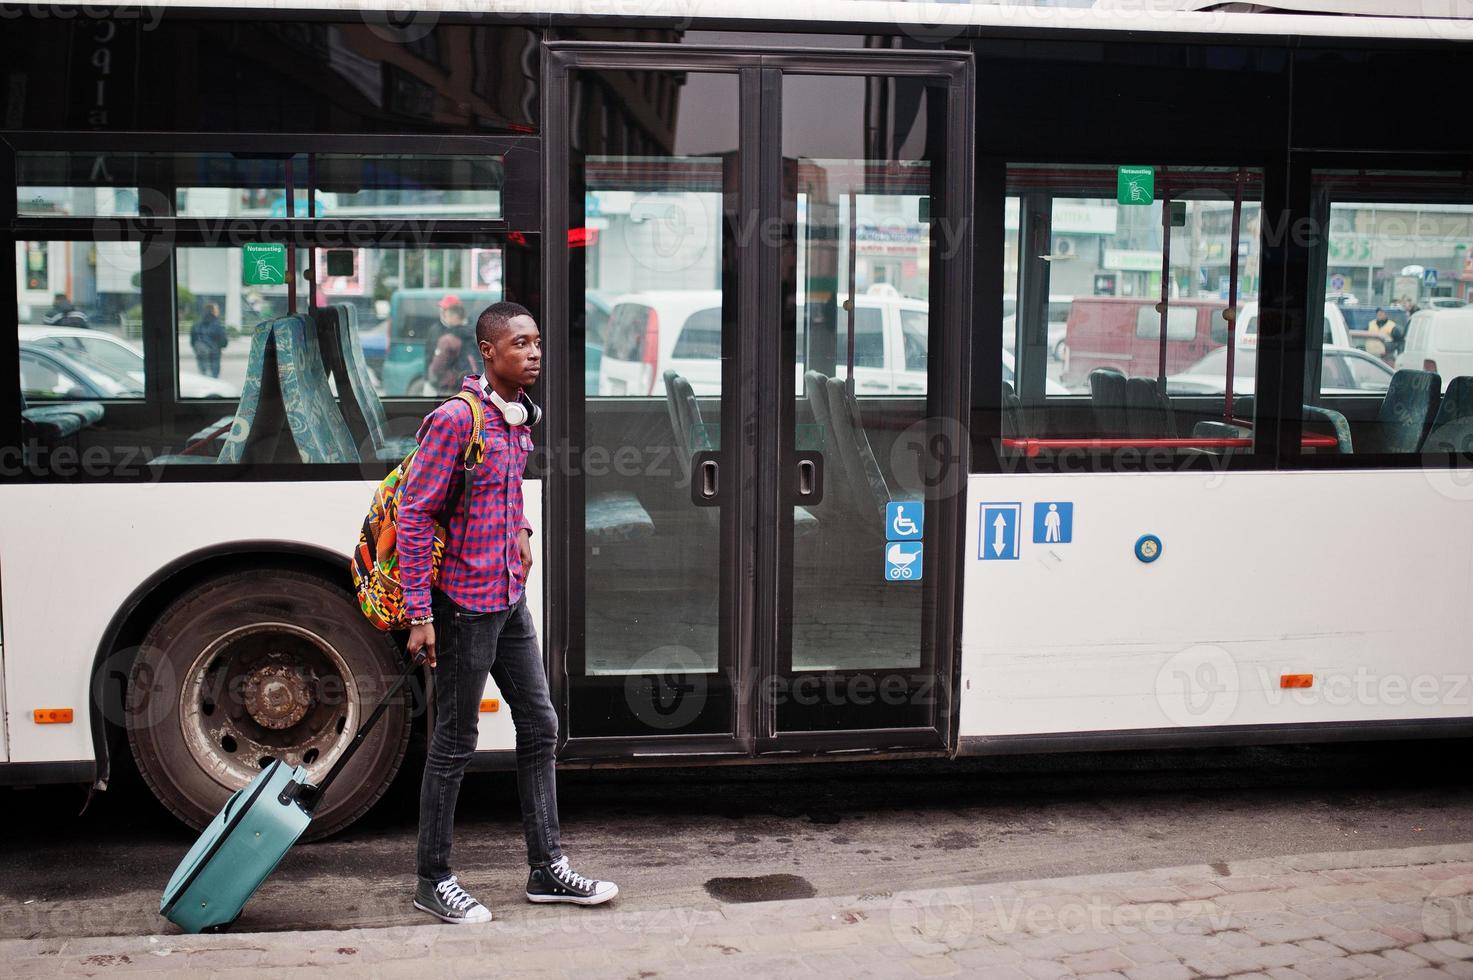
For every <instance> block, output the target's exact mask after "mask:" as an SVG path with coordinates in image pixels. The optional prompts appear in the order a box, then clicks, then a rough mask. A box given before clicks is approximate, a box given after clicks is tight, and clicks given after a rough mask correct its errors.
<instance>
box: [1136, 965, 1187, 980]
mask: <svg viewBox="0 0 1473 980" xmlns="http://www.w3.org/2000/svg"><path fill="white" fill-rule="evenodd" d="M1125 975H1126V976H1127V977H1129V978H1130V980H1191V978H1192V976H1193V973H1192V971H1191V970H1188V969H1187V968H1186V967H1184V966H1182V965H1181V964H1180V963H1150V964H1147V965H1145V966H1135V967H1131V968H1130V969H1129V970H1126V971H1125Z"/></svg>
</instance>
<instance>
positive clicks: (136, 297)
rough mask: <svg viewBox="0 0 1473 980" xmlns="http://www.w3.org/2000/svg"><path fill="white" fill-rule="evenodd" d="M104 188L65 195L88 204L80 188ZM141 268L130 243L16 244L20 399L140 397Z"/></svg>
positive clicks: (79, 203) (104, 193) (135, 248)
mask: <svg viewBox="0 0 1473 980" xmlns="http://www.w3.org/2000/svg"><path fill="white" fill-rule="evenodd" d="M111 193H112V192H111V191H102V190H94V189H89V190H87V191H86V192H85V194H84V192H83V191H81V190H80V189H77V190H75V191H74V194H73V201H74V203H75V204H76V206H78V207H79V208H81V209H82V210H83V211H89V210H92V208H91V207H89V206H88V205H87V203H86V202H85V201H84V200H83V198H84V197H85V196H86V195H87V194H91V195H94V196H109V195H110V194H111ZM141 268H142V263H141V258H140V253H139V246H138V245H137V243H134V242H78V241H50V242H18V243H17V244H16V285H17V304H16V322H17V324H18V325H17V327H16V333H17V336H18V338H19V341H20V350H21V354H22V361H21V366H22V372H21V373H22V378H21V381H22V385H21V387H22V394H23V395H24V397H25V398H26V399H27V401H37V400H47V401H52V400H59V399H60V400H78V399H80V400H89V401H98V400H104V399H105V400H110V401H111V400H137V399H141V398H142V397H143V343H142V337H143V333H142V330H141V326H140V320H139V317H140V313H139V309H140V293H139V288H138V285H137V282H138V276H139V273H140V270H141ZM78 269H80V270H83V272H84V274H82V275H78V274H77V272H76V270H78Z"/></svg>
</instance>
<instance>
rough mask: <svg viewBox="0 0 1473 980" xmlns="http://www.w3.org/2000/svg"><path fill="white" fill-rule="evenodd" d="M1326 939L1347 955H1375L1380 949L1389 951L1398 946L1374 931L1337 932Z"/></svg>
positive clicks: (1383, 934) (1384, 935)
mask: <svg viewBox="0 0 1473 980" xmlns="http://www.w3.org/2000/svg"><path fill="white" fill-rule="evenodd" d="M1325 938H1326V939H1328V940H1329V941H1330V942H1332V943H1334V944H1335V945H1336V946H1339V947H1340V948H1341V949H1343V950H1345V951H1346V952H1347V953H1374V952H1375V951H1376V950H1378V949H1389V948H1390V947H1392V946H1395V945H1396V940H1394V939H1392V938H1391V937H1390V936H1388V935H1386V933H1384V932H1377V931H1376V930H1374V929H1355V930H1351V931H1347V932H1337V933H1335V934H1334V935H1330V936H1326V937H1325Z"/></svg>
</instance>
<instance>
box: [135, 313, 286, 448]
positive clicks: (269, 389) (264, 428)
mask: <svg viewBox="0 0 1473 980" xmlns="http://www.w3.org/2000/svg"><path fill="white" fill-rule="evenodd" d="M273 323H275V321H274V320H262V321H261V322H260V323H258V324H256V329H255V332H254V333H253V334H252V335H251V352H250V354H248V355H247V356H246V371H245V380H244V381H243V382H241V387H240V403H239V405H238V406H237V407H236V410H235V422H234V424H233V425H231V427H230V432H229V433H228V434H227V435H226V436H225V444H224V445H223V446H222V447H221V448H220V454H219V456H218V457H216V458H215V459H213V460H212V459H211V458H210V457H208V456H185V455H173V456H160V457H158V458H156V459H154V460H152V461H151V462H153V463H167V464H171V465H172V464H177V463H209V462H220V463H247V462H250V463H257V462H260V463H269V462H272V461H273V459H274V457H275V455H276V447H277V445H278V443H279V441H280V438H281V434H282V430H283V428H284V427H285V425H286V411H285V408H284V406H283V405H282V401H281V384H280V381H279V379H278V377H277V370H276V339H275V337H274V335H273V330H272V324H273Z"/></svg>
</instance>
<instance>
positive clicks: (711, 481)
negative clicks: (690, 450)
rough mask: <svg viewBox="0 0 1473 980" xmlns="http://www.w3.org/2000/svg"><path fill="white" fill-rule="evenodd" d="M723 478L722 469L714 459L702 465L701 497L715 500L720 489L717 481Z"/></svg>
mask: <svg viewBox="0 0 1473 980" xmlns="http://www.w3.org/2000/svg"><path fill="white" fill-rule="evenodd" d="M720 476H721V467H720V465H719V464H718V463H717V462H716V460H714V459H708V460H705V461H704V462H702V463H701V491H700V492H701V496H702V497H703V498H705V499H706V500H715V499H716V491H717V489H718V485H717V479H718V478H719V477H720Z"/></svg>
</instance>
